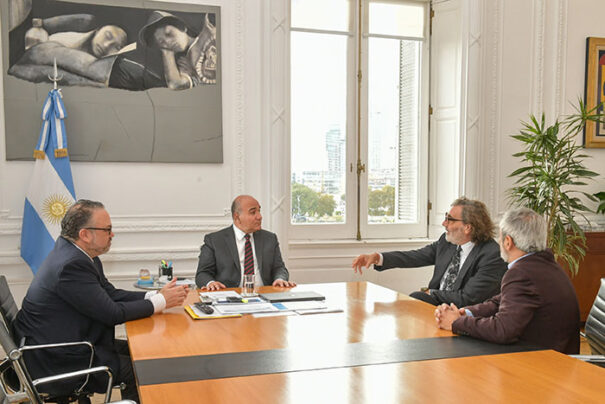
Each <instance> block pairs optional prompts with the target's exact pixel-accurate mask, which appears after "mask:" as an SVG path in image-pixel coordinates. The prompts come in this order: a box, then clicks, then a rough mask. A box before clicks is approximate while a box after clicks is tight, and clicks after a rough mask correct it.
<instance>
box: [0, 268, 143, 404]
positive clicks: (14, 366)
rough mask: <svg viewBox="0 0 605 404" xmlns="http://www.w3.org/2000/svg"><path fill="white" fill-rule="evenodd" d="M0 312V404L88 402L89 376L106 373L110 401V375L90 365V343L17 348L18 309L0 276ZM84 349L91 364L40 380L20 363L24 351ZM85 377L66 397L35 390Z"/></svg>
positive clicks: (104, 367)
mask: <svg viewBox="0 0 605 404" xmlns="http://www.w3.org/2000/svg"><path fill="white" fill-rule="evenodd" d="M0 313H1V314H2V320H3V321H2V324H0V344H1V345H2V348H3V349H4V352H5V353H6V357H5V358H4V360H3V361H2V362H0V390H1V391H0V403H5V402H9V403H20V402H25V401H27V402H31V403H35V404H43V403H48V402H57V403H69V402H71V401H76V400H78V401H79V402H87V401H88V402H90V400H89V399H88V393H87V392H85V391H84V390H83V388H84V387H85V385H86V383H87V381H88V376H89V375H91V374H94V373H105V374H107V379H108V380H107V389H106V392H105V401H104V402H106V403H108V402H110V401H109V400H110V399H111V390H112V382H113V374H112V373H111V370H110V369H109V367H107V366H97V367H94V368H93V367H91V366H92V359H93V356H94V348H93V346H92V344H91V343H90V342H86V341H83V342H67V343H58V344H45V345H32V346H21V347H17V345H16V343H15V340H14V335H13V334H12V329H13V321H14V319H15V316H16V313H17V306H16V304H15V300H14V299H13V295H12V293H11V292H10V289H9V287H8V283H7V282H6V278H5V277H4V276H0ZM78 345H84V346H87V347H88V348H89V349H90V351H91V354H90V361H89V366H88V368H87V369H83V370H79V371H74V372H68V373H63V374H58V375H52V376H47V377H42V378H39V379H36V380H32V378H31V377H30V375H29V372H28V371H27V367H26V365H25V361H24V360H23V352H25V351H31V350H37V349H52V348H56V347H68V346H78ZM82 377H85V382H84V383H83V384H82V385H81V386H79V387H78V388H77V389H76V390H75V391H74V392H73V393H72V394H70V395H67V396H55V397H53V396H51V395H49V394H45V393H43V392H41V391H40V390H39V389H38V386H43V385H45V384H51V383H53V382H59V381H63V380H69V379H74V378H80V379H81V378H82ZM116 403H122V404H126V403H133V401H130V400H122V401H118V402H116Z"/></svg>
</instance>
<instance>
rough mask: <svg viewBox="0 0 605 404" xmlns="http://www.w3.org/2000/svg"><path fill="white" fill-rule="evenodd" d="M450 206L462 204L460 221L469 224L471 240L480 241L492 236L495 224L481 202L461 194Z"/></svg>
mask: <svg viewBox="0 0 605 404" xmlns="http://www.w3.org/2000/svg"><path fill="white" fill-rule="evenodd" d="M452 206H462V221H463V222H464V223H466V224H470V225H471V227H472V230H471V240H472V241H473V242H475V243H477V242H478V243H482V242H484V241H487V240H489V239H490V238H494V235H495V228H496V226H495V225H494V222H492V219H491V218H490V216H489V212H488V211H487V207H486V206H485V204H484V203H483V202H481V201H476V200H473V199H467V198H466V197H464V196H462V197H460V198H458V199H456V200H455V201H454V202H453V203H452Z"/></svg>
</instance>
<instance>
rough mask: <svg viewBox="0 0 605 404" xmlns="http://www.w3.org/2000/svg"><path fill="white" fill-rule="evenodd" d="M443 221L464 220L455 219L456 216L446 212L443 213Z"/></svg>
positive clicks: (460, 220)
mask: <svg viewBox="0 0 605 404" xmlns="http://www.w3.org/2000/svg"><path fill="white" fill-rule="evenodd" d="M445 221H446V222H463V221H464V220H462V219H456V218H454V217H452V216H450V214H449V213H447V212H446V213H445Z"/></svg>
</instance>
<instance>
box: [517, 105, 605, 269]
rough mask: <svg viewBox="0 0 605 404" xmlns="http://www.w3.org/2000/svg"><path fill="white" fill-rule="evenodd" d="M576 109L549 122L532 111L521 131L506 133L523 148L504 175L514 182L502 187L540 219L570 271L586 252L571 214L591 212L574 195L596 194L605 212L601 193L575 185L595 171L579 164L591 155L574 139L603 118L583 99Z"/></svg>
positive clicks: (556, 255) (559, 257)
mask: <svg viewBox="0 0 605 404" xmlns="http://www.w3.org/2000/svg"><path fill="white" fill-rule="evenodd" d="M575 109H576V113H575V114H572V115H569V116H566V117H564V118H563V119H561V120H559V119H557V120H556V121H555V122H554V123H553V124H552V125H550V126H546V123H545V117H544V114H542V115H541V116H540V119H538V118H536V117H535V116H534V115H531V116H530V117H529V122H521V125H522V129H521V130H520V131H519V133H518V134H514V135H512V136H511V137H512V138H513V139H515V140H517V141H518V142H520V143H521V147H522V151H520V152H518V153H515V154H513V156H514V157H517V158H519V159H520V162H521V165H520V167H519V168H517V169H516V170H514V171H513V172H512V173H510V174H509V177H513V178H515V179H516V181H515V186H514V187H512V188H510V189H508V190H507V194H508V199H509V201H510V202H511V203H512V204H513V205H517V206H526V207H528V208H530V209H533V210H535V211H536V212H538V213H539V214H541V215H543V216H544V217H545V219H546V221H547V225H548V247H549V248H551V249H552V250H553V253H554V254H555V257H556V258H558V259H560V260H563V261H564V262H566V263H567V265H568V268H569V270H570V271H571V273H572V274H574V275H575V274H576V273H577V271H578V266H579V261H580V260H581V259H582V258H583V257H584V255H585V251H586V238H585V236H584V231H583V230H582V228H581V227H580V226H579V225H578V224H577V223H576V217H584V215H583V212H590V211H591V210H590V209H589V208H588V207H587V206H586V205H584V203H583V202H582V200H581V199H580V198H579V197H578V196H577V195H583V196H584V197H586V198H587V199H589V200H593V201H594V200H596V198H598V199H599V200H600V201H601V205H599V210H598V212H603V213H605V192H600V193H599V194H594V196H592V195H590V194H587V193H585V192H583V191H581V189H578V188H581V187H583V186H585V185H586V184H587V182H586V180H590V179H592V178H594V177H596V176H598V174H597V173H595V172H594V171H591V170H588V169H587V168H586V167H585V166H584V164H583V159H585V158H590V156H588V155H586V154H583V153H582V146H579V145H577V144H576V141H575V138H576V136H577V135H579V134H580V133H581V132H582V131H583V130H584V126H585V125H586V122H587V121H602V120H603V115H602V114H600V113H599V112H598V110H597V109H596V108H593V109H591V110H586V106H585V105H584V103H583V102H582V100H579V101H578V105H577V106H575Z"/></svg>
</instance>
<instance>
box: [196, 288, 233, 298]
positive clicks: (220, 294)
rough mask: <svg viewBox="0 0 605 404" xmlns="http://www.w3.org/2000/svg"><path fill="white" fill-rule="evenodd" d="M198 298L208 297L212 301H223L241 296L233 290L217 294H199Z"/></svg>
mask: <svg viewBox="0 0 605 404" xmlns="http://www.w3.org/2000/svg"><path fill="white" fill-rule="evenodd" d="M200 297H208V298H210V299H212V300H225V299H227V297H237V298H239V299H241V298H242V295H240V294H239V293H237V292H236V291H234V290H223V291H219V292H200Z"/></svg>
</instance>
